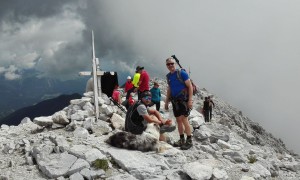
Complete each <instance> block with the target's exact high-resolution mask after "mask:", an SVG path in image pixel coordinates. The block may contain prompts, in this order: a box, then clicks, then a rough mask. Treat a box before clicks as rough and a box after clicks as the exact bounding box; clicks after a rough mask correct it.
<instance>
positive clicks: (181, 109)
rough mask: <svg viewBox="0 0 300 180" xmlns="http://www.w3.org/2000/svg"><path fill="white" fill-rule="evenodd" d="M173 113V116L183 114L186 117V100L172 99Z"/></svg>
mask: <svg viewBox="0 0 300 180" xmlns="http://www.w3.org/2000/svg"><path fill="white" fill-rule="evenodd" d="M171 102H172V106H173V113H174V116H175V117H179V116H181V115H184V116H185V117H188V116H189V115H190V109H189V108H188V106H187V101H182V100H172V101H171Z"/></svg>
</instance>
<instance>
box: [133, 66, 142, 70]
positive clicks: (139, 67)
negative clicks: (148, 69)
mask: <svg viewBox="0 0 300 180" xmlns="http://www.w3.org/2000/svg"><path fill="white" fill-rule="evenodd" d="M142 69H144V67H142V66H137V67H136V69H135V70H136V71H138V70H142Z"/></svg>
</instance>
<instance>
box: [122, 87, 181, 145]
mask: <svg viewBox="0 0 300 180" xmlns="http://www.w3.org/2000/svg"><path fill="white" fill-rule="evenodd" d="M151 104H152V103H151V93H150V91H145V92H142V93H141V100H139V101H137V102H135V104H134V105H132V106H131V107H130V108H129V109H128V111H127V113H126V120H125V131H127V132H131V133H133V134H142V133H143V131H144V130H145V129H146V127H147V123H156V124H159V125H160V138H159V140H160V141H166V138H165V136H164V135H163V133H165V132H172V131H174V130H175V129H176V126H173V125H172V121H171V120H166V119H163V118H162V117H161V115H160V113H159V111H157V110H156V109H152V108H149V105H151Z"/></svg>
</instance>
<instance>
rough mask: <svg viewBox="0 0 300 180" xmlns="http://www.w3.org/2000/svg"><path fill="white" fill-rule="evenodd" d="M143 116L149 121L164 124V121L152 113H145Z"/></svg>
mask: <svg viewBox="0 0 300 180" xmlns="http://www.w3.org/2000/svg"><path fill="white" fill-rule="evenodd" d="M143 118H144V119H145V120H146V121H147V122H148V123H156V124H162V121H160V120H159V119H158V118H157V117H156V116H153V115H151V114H145V115H143Z"/></svg>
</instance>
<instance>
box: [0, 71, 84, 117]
mask: <svg viewBox="0 0 300 180" xmlns="http://www.w3.org/2000/svg"><path fill="white" fill-rule="evenodd" d="M87 79H88V77H80V78H78V79H74V80H67V81H61V80H56V79H50V78H38V76H37V72H35V71H28V72H24V73H23V74H22V78H21V79H18V80H10V81H8V80H5V79H4V78H3V77H0V97H1V101H0V121H1V119H2V118H4V117H6V116H7V115H9V114H10V113H12V112H14V111H15V110H17V109H20V108H23V107H26V106H31V105H33V104H36V103H38V102H40V101H43V100H45V99H51V98H54V97H57V96H59V95H61V94H73V93H79V94H82V93H83V92H84V91H85V85H86V81H87Z"/></svg>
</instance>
